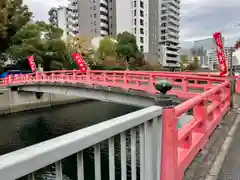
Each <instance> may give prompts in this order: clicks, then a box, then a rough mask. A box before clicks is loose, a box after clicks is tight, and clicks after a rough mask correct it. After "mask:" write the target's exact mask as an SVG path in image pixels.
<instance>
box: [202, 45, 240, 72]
mask: <svg viewBox="0 0 240 180" xmlns="http://www.w3.org/2000/svg"><path fill="white" fill-rule="evenodd" d="M224 54H225V56H226V59H227V66H228V68H230V60H231V47H224ZM207 57H208V61H209V64H208V67H209V68H210V69H212V70H213V69H217V68H218V64H219V63H218V58H217V53H216V49H211V50H208V51H207ZM232 64H233V65H239V62H238V60H237V58H236V56H234V53H233V56H232Z"/></svg>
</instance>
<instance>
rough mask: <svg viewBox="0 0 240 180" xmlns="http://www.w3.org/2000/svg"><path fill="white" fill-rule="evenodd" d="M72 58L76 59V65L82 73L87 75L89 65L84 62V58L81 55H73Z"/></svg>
mask: <svg viewBox="0 0 240 180" xmlns="http://www.w3.org/2000/svg"><path fill="white" fill-rule="evenodd" d="M72 57H73V58H74V59H75V62H76V64H77V65H78V67H79V68H80V71H81V72H82V73H86V72H87V65H86V64H85V61H84V60H83V58H82V56H81V55H80V54H79V53H72Z"/></svg>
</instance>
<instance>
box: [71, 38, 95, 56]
mask: <svg viewBox="0 0 240 180" xmlns="http://www.w3.org/2000/svg"><path fill="white" fill-rule="evenodd" d="M67 46H68V48H69V50H70V52H78V53H80V54H81V55H82V57H83V58H84V59H88V58H89V57H91V56H92V54H93V52H92V46H91V37H87V36H75V37H70V38H69V39H68V40H67Z"/></svg>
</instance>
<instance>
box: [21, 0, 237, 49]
mask: <svg viewBox="0 0 240 180" xmlns="http://www.w3.org/2000/svg"><path fill="white" fill-rule="evenodd" d="M239 1H240V0H181V11H180V14H181V15H180V42H181V45H180V46H181V47H191V45H192V42H193V41H194V40H198V39H204V38H209V37H212V34H213V33H214V32H216V31H221V32H222V33H223V35H224V37H225V43H226V46H232V45H233V44H234V43H235V42H236V40H237V39H238V38H240V26H239V27H238V26H236V25H237V24H240V18H239V15H240V13H239V12H240V11H239V8H240V3H239ZM23 2H24V3H25V4H27V5H28V6H29V8H30V10H31V11H32V12H33V13H34V17H35V20H43V21H46V22H48V17H49V16H48V10H49V9H50V8H51V7H57V6H59V5H67V4H68V2H67V0H24V1H23Z"/></svg>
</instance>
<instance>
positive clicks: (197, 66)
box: [193, 56, 199, 69]
mask: <svg viewBox="0 0 240 180" xmlns="http://www.w3.org/2000/svg"><path fill="white" fill-rule="evenodd" d="M193 66H194V68H195V69H198V68H199V60H198V57H197V56H195V57H194V59H193Z"/></svg>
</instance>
